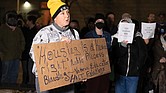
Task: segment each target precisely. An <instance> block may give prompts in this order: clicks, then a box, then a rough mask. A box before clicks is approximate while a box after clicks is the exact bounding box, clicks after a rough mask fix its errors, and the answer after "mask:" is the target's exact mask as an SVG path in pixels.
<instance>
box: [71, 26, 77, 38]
mask: <svg viewBox="0 0 166 93" xmlns="http://www.w3.org/2000/svg"><path fill="white" fill-rule="evenodd" d="M70 31H71V33H72V34H73V36H74V38H75V39H76V35H75V32H74V29H72V28H70Z"/></svg>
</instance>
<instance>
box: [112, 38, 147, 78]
mask: <svg viewBox="0 0 166 93" xmlns="http://www.w3.org/2000/svg"><path fill="white" fill-rule="evenodd" d="M112 53H113V54H112V55H113V60H114V65H115V73H117V74H119V75H123V76H138V75H139V74H140V71H141V69H142V67H143V65H144V63H145V60H146V57H147V49H146V44H145V42H144V40H143V39H142V37H140V36H136V37H134V39H133V43H132V44H127V46H126V47H124V46H122V45H121V43H119V42H118V39H117V38H113V42H112Z"/></svg>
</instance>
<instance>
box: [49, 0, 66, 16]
mask: <svg viewBox="0 0 166 93" xmlns="http://www.w3.org/2000/svg"><path fill="white" fill-rule="evenodd" d="M47 6H48V8H49V9H50V13H51V17H52V18H53V19H54V18H55V17H56V16H57V15H58V14H59V13H60V12H61V11H62V10H65V9H69V8H68V6H67V5H66V4H65V3H64V2H62V1H61V0H48V2H47Z"/></svg>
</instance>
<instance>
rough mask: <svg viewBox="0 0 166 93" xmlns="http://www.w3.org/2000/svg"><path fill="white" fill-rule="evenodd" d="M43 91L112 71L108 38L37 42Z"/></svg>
mask: <svg viewBox="0 0 166 93" xmlns="http://www.w3.org/2000/svg"><path fill="white" fill-rule="evenodd" d="M33 48H34V53H35V61H36V66H37V72H38V78H39V86H40V90H41V91H45V90H50V89H53V88H58V87H62V86H65V85H69V84H72V83H75V82H79V81H82V80H85V79H90V78H94V77H97V76H101V75H104V74H107V73H110V72H111V70H110V63H109V57H108V51H107V46H106V42H105V39H104V38H100V39H82V40H73V41H72V42H71V43H66V42H56V43H48V44H36V45H34V46H33Z"/></svg>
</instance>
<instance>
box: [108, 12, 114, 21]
mask: <svg viewBox="0 0 166 93" xmlns="http://www.w3.org/2000/svg"><path fill="white" fill-rule="evenodd" d="M107 18H108V20H109V21H111V22H114V21H115V17H114V15H113V14H109V15H108V16H107Z"/></svg>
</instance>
